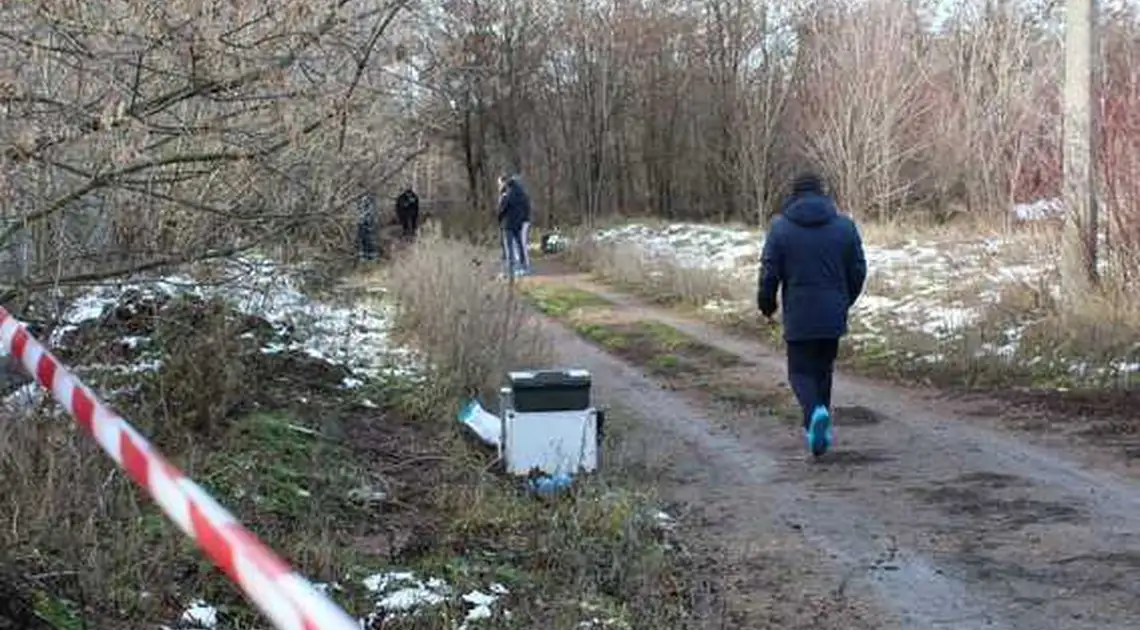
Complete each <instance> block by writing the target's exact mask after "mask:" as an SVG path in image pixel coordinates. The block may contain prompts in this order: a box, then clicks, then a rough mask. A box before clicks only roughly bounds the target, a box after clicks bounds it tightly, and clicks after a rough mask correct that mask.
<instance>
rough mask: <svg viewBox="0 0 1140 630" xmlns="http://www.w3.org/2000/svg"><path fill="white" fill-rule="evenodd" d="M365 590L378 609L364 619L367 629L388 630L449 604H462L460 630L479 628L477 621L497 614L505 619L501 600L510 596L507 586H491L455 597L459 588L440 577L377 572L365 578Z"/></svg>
mask: <svg viewBox="0 0 1140 630" xmlns="http://www.w3.org/2000/svg"><path fill="white" fill-rule="evenodd" d="M363 584H364V588H365V589H366V590H367V591H368V592H369V593H370V594H371V595H372V596H373V599H374V601H375V606H376V609H375V611H373V612H372V613H371V614H370V615H369V616H368V617H367V618H365V619H364V620H362V622H363V624H364V627H366V628H373V627H386V626H387V624H388V622H390V621H391V620H394V619H399V618H403V617H408V616H415V615H419V614H423V613H425V612H430V611H431V610H432V609H434V608H438V607H440V606H444V605H447V604H454V603H458V604H461V605H462V607H463V610H464V616H463V621H462V622H460V624H459V625H458V626H457V628H458V630H468V629H469V628H473V627H476V626H477V625H478V622H480V621H484V620H487V619H492V618H493V617H495V614H496V611H498V612H499V615H500V616H501V617H502V618H504V619H509V618H510V615H511V613H510V611H509V610H502V609H501V606H500V605H499V600H501V599H502V598H503V596H505V595H508V594H510V591H509V590H508V589H507V587H505V586H503V585H502V584H499V583H494V584H491V585H490V586H489V587H488V588H487V592H484V591H482V590H478V589H476V590H472V591H468V592H466V593H463V594H462V595H459V596H458V598H456V593H457V591H456V589H455V588H454V587H452V586H451V585H449V584H448V583H447V582H445V581H444V580H441V579H439V578H426V579H423V578H420V577H419V576H417V575H416V574H415V573H412V572H410V571H400V572H392V573H377V574H375V575H371V576H369V577H367V578H365V579H364V581H363Z"/></svg>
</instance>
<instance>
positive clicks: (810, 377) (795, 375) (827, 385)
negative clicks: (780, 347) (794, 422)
mask: <svg viewBox="0 0 1140 630" xmlns="http://www.w3.org/2000/svg"><path fill="white" fill-rule="evenodd" d="M838 352H839V340H838V339H811V340H808V341H789V342H788V384H789V385H791V386H792V391H793V392H794V393H795V395H796V400H797V401H799V403H800V408H801V409H803V412H804V430H807V428H808V426H809V425H810V424H811V413H812V411H814V410H815V408H816V407H818V406H820V405H823V406H824V407H826V408H827V409H828V410H829V411H830V410H831V378H832V375H833V374H834V373H835V356H836V354H838Z"/></svg>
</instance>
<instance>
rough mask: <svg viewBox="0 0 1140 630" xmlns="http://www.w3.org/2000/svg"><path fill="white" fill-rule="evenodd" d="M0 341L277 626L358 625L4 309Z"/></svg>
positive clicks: (337, 628)
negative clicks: (169, 459)
mask: <svg viewBox="0 0 1140 630" xmlns="http://www.w3.org/2000/svg"><path fill="white" fill-rule="evenodd" d="M0 342H2V343H3V347H4V348H6V349H7V350H8V351H9V352H10V353H11V355H12V356H13V357H15V358H17V359H19V360H20V362H21V363H22V364H23V366H24V369H26V370H27V371H28V373H29V374H31V375H32V376H34V377H35V379H36V381H37V382H39V384H40V386H42V387H43V388H44V389H47V390H48V391H50V392H51V394H52V397H54V398H55V400H56V401H57V402H58V403H59V404H60V405H62V406H63V408H64V409H66V410H67V411H68V413H70V414H71V415H72V417H74V418H75V419H76V421H78V422H79V424H80V426H82V427H83V428H84V429H86V430H87V432H88V433H90V434H91V435H92V436H94V438H95V440H96V441H98V442H99V446H102V447H103V450H104V451H106V452H107V454H108V455H110V456H111V459H113V460H115V463H116V464H118V465H119V467H120V468H122V469H123V470H125V471H126V472H127V474H128V475H130V477H131V479H134V481H135V483H137V484H138V485H140V486H142V487H143V488H144V489H145V490H146V491H147V492H148V493H150V496H151V497H152V498H153V499H154V501H155V502H156V503H158V505H159V507H161V508H162V511H163V512H166V515H167V517H169V518H170V520H172V521H174V524H175V525H177V526H178V527H179V528H180V529H181V530H182V531H183V532H185V533H186V535H187V536H190V537H191V538H193V539H194V541H195V542H196V543H197V544H198V547H199V548H200V549H201V550H202V551H203V552H205V553H206V555H207V556H209V558H210V560H212V561H213V562H214V564H215V565H216V566H217V567H219V568H220V569H222V570H223V571H225V573H226V575H228V576H229V578H230V579H231V580H232V581H233V582H234V583H235V584H237V585H238V586H239V587H240V588H241V589H242V591H244V592H245V594H246V596H247V597H248V598H249V599H250V600H252V601H253V603H254V604H256V605H257V607H258V608H259V609H260V610H261V612H262V613H264V614H265V616H267V617H269V619H270V620H271V621H272V622H273V625H274V626H276V627H277V628H278V630H360V625H359V624H358V623H357V622H355V621H353V619H352V618H351V617H349V616H348V615H347V614H346V613H345V612H344V611H343V610H341V609H340V608H339V607H338V606H337V605H336V604H334V603H333V602H332V601H330V600H329V599H328V598H327V597H325V596H324V595H322V594H321V593H320V592H318V591H317V590H316V589H315V588H313V586H312V584H310V583H309V582H308V581H307V580H306V579H305V578H303V577H301V576H300V575H299V574H297V573H296V572H294V571H293V570H292V569H291V568H289V566H288V565H287V564H286V563H285V562H284V561H283V560H281V558H279V557H278V556H277V555H276V554H274V553H273V552H272V551H271V550H270V549H269V548H268V547H266V546H265V545H264V544H263V543H262V542H261V541H259V540H258V539H257V537H256V536H254V535H253V534H252V533H250V531H249V530H247V529H246V528H244V527H242V525H241V523H239V522H238V521H237V519H236V518H234V516H233V515H232V514H230V513H229V512H228V511H226V509H225V508H223V507H222V506H221V505H219V504H218V502H217V501H215V500H214V499H213V498H211V497H210V495H208V494H206V492H205V490H203V489H202V488H201V487H199V486H198V485H197V484H195V483H194V482H193V481H191V480H190V479H189V478H188V477H186V476H185V475H184V474H182V472H181V471H180V470H178V469H177V468H175V467H174V466H173V465H172V464H171V463H170V462H168V461H167V460H166V458H164V457H163V456H162V454H160V453H159V452H158V451H157V450H155V448H154V447H153V446H151V445H150V443H149V442H147V440H146V438H144V437H143V436H142V435H140V434H139V433H138V432H137V431H135V430H134V428H132V427H131V425H130V424H128V423H127V421H126V420H124V419H123V418H122V417H120V416H119V415H118V414H116V413H115V412H113V411H111V410H110V409H109V408H108V407H107V406H106V405H104V404H103V403H102V402H101V401H100V400H99V399H98V398H97V397H96V396H95V395H94V394H93V393H92V392H91V390H90V389H88V388H87V386H85V385H84V384H83V383H82V382H80V381H79V379H78V378H76V377H75V376H74V375H73V374H71V372H69V371H68V370H67V368H66V367H65V366H64V365H63V364H62V363H60V362H59V360H58V359H56V358H55V357H54V356H52V354H51V352H49V351H48V350H47V348H45V347H44V346H43V344H41V343H40V342H39V341H37V340H36V339H35V338H34V337H32V336H31V335H30V334H28V331H27V329H26V328H25V326H24V324H23V323H21V322H20V321H18V320H17V319H16V318H15V317H12V314H11V313H9V312H8V311H7V310H6V309H4V308H3V307H0Z"/></svg>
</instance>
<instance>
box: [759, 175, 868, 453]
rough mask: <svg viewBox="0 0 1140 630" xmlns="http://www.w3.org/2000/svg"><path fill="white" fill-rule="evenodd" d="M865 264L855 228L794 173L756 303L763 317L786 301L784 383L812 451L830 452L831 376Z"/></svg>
mask: <svg viewBox="0 0 1140 630" xmlns="http://www.w3.org/2000/svg"><path fill="white" fill-rule="evenodd" d="M866 278H867V262H866V259H865V257H864V254H863V242H862V238H861V237H860V235H859V229H858V228H857V227H856V225H855V222H854V221H852V220H851V219H850V218H849V217H847V216H845V215H842V214H840V213H839V211H838V209H837V208H836V204H835V201H834V200H833V199H832V198H831V197H830V196H828V195H826V194H824V192H823V181H822V180H821V179H820V178H819V177H818V176H817V175H815V174H812V173H806V174H803V175H800V176H798V177H797V178H796V179H795V181H794V182H793V184H792V195H791V197H789V198H788V200H787V201H785V202H784V204H783V207H782V208H781V211H780V215H779V216H777V217H776V218H775V219H774V220H773V221H772V224H771V226H770V227H769V229H768V235H767V238H766V239H765V242H764V251H763V254H762V256H761V270H760V282H759V292H758V295H757V300H756V301H757V306H759V308H760V312H761V313H763V314H764V316H765V317H769V318H770V317H772V315H773V314H774V313H775V312H776V306H777V304H776V301H777V300H776V298H777V293H779V294H780V297H781V299H782V301H783V305H784V308H783V324H784V341H785V342H786V344H787V356H788V382H789V384H790V385H791V387H792V390H793V391H794V392H795V395H796V399H797V400H798V401H799V404H800V407H801V408H802V409H803V414H804V415H803V427H804V439H805V440H806V441H807V444H808V448H809V449H810V450H811V452H812V454H813V455H816V456H819V455H822V454H824V453H825V452H827V449H828V448H830V447H831V444H832V442H833V441H834V436H833V434H832V427H831V381H832V374H833V373H834V369H835V358H836V354H837V353H838V350H839V339H840V338H841V337H843V336H844V335H845V334H847V316H848V311H849V310H850V308H851V306H852V305H853V304H854V303H855V300H856V299H858V297H859V294H860V293H862V291H863V284H864V282H865V281H866Z"/></svg>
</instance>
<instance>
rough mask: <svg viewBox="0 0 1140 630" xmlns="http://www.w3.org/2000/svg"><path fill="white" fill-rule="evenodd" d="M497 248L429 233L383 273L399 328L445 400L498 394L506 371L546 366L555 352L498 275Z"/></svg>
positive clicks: (525, 308)
mask: <svg viewBox="0 0 1140 630" xmlns="http://www.w3.org/2000/svg"><path fill="white" fill-rule="evenodd" d="M501 270H502V265H501V264H500V261H499V259H498V258H497V257H496V255H495V253H494V251H493V250H489V249H487V248H481V247H478V246H476V245H473V244H469V243H464V242H460V241H455V240H449V239H446V238H443V237H442V236H441V235H440V234H439V233H438V232H436V231H425V232H424V233H423V234H422V235H421V236H420V238H419V240H418V242H417V243H416V245H415V246H414V247H411V248H409V249H407V250H406V251H404V252H402V253H401V255H399V256H398V257H397V258H396V259H395V260H394V261H393V263H392V265H391V267H390V268H389V269H388V271H387V273H386V275H385V280H384V282H385V284H386V286H387V287H388V288H389V289H390V290H391V291H392V293H393V294H394V296H395V298H396V300H397V303H398V320H397V321H398V323H399V325H400V327H401V328H402V330H403V331H404V332H405V333H406V334H407V335H409V336H410V337H411V338H413V339H414V340H415V343H416V345H417V347H419V348H420V349H421V350H423V351H424V353H425V354H426V355H427V356H428V357H429V358H430V360H431V362H432V364H433V367H434V369H433V374H434V378H433V379H432V380H433V385H434V386H435V387H438V388H440V389H441V390H442V392H441V393H442V394H443V395H444V397H445V398H456V397H459V396H463V395H467V394H470V393H474V392H482V393H493V392H496V391H497V388H498V386H499V385H501V384H502V381H503V377H504V375H505V373H506V372H507V371H508V370H509V369H519V368H525V367H543V366H547V365H549V363H550V361H551V349H550V346H549V344H548V343H547V342H546V341H545V339H544V338H543V335H542V333H541V331H540V330H539V328H538V324H537V322H535V321H534V320H533V318H532V317H531V314H530V311H529V309H528V308H527V306H526V304H525V303H524V302H523V301H522V300H521V299H520V298H519V296H518V295H517V294H516V293H515V292H514V291H513V290H512V288H511V286H510V284H509V283H508V282H506V281H504V280H500V279H499V278H498V275H499V273H500V272H501Z"/></svg>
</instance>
